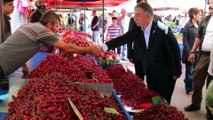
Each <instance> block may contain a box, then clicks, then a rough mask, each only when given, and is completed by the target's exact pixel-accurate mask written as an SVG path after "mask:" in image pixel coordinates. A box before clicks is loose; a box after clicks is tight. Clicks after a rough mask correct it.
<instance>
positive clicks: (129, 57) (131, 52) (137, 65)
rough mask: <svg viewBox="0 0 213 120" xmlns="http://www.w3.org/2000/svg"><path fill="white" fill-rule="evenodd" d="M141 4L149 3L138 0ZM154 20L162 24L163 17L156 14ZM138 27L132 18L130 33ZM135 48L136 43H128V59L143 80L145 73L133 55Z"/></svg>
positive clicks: (144, 0) (145, 0) (137, 2)
mask: <svg viewBox="0 0 213 120" xmlns="http://www.w3.org/2000/svg"><path fill="white" fill-rule="evenodd" d="M139 3H148V1H147V0H137V1H136V4H139ZM154 19H155V20H159V21H161V22H162V19H161V17H160V16H158V15H155V14H154ZM137 27H138V26H137V25H136V23H135V21H134V18H133V17H132V18H131V19H130V22H129V31H131V30H134V29H137ZM133 46H134V42H129V43H127V58H128V59H129V61H130V62H131V63H133V64H134V66H135V74H136V75H137V76H138V77H140V78H141V79H143V73H142V70H141V69H142V68H141V67H140V61H136V60H134V59H133V58H134V57H133V54H134V52H133V51H134V49H133Z"/></svg>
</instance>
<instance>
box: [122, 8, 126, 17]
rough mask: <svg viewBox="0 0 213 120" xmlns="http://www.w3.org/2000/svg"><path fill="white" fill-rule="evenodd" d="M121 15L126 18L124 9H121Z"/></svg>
mask: <svg viewBox="0 0 213 120" xmlns="http://www.w3.org/2000/svg"><path fill="white" fill-rule="evenodd" d="M121 15H122V16H126V10H125V9H124V8H123V9H121Z"/></svg>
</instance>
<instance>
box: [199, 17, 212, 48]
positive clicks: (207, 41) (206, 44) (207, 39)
mask: <svg viewBox="0 0 213 120" xmlns="http://www.w3.org/2000/svg"><path fill="white" fill-rule="evenodd" d="M212 26H213V18H212V17H211V18H210V20H209V23H208V25H207V28H206V33H205V36H204V39H203V43H202V51H206V52H210V51H211V48H212V44H213V27H212Z"/></svg>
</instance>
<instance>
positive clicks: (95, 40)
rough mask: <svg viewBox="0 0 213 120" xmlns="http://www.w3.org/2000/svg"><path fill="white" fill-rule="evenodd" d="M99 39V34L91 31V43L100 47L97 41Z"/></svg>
mask: <svg viewBox="0 0 213 120" xmlns="http://www.w3.org/2000/svg"><path fill="white" fill-rule="evenodd" d="M99 38H100V32H99V31H92V39H93V42H94V43H96V44H98V45H100V44H101V43H100V41H99Z"/></svg>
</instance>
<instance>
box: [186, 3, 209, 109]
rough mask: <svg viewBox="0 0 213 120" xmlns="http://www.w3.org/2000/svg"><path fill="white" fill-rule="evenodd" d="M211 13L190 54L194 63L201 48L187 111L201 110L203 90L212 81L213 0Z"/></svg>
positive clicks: (206, 18)
mask: <svg viewBox="0 0 213 120" xmlns="http://www.w3.org/2000/svg"><path fill="white" fill-rule="evenodd" d="M209 13H210V15H208V16H206V17H205V18H204V19H203V20H202V21H201V23H200V26H199V29H198V36H197V38H196V39H195V42H194V45H193V47H192V49H191V51H190V53H189V58H188V61H189V62H191V63H193V62H194V60H195V54H194V53H195V51H196V49H198V48H200V57H199V59H198V62H197V64H196V67H195V71H194V76H193V79H192V82H193V95H192V103H191V105H189V106H186V107H185V108H184V109H185V111H195V110H200V105H201V101H202V88H203V86H204V84H205V80H206V79H207V86H208V84H209V82H210V81H211V79H212V78H213V77H211V76H210V75H208V72H207V71H208V66H209V62H210V51H211V49H212V45H213V41H212V40H213V39H212V38H213V28H212V26H213V18H212V16H213V0H210V1H209Z"/></svg>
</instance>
